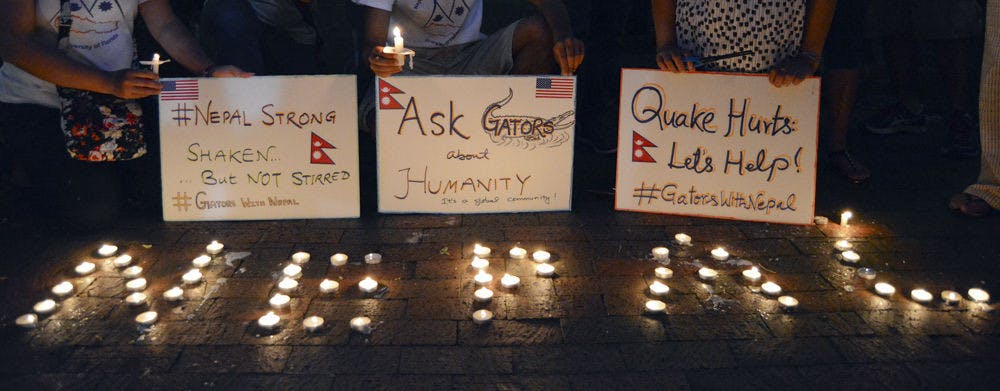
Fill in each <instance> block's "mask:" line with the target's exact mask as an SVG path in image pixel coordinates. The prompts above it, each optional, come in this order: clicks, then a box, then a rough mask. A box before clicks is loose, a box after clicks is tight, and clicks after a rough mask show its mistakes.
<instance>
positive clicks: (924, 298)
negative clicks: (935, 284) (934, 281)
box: [910, 288, 934, 304]
mask: <svg viewBox="0 0 1000 391" xmlns="http://www.w3.org/2000/svg"><path fill="white" fill-rule="evenodd" d="M910 298H912V299H913V301H915V302H918V303H922V304H927V303H930V302H931V300H934V295H932V294H931V293H930V292H928V291H927V290H926V289H921V288H917V289H914V290H912V291H910Z"/></svg>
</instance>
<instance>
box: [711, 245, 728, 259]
mask: <svg viewBox="0 0 1000 391" xmlns="http://www.w3.org/2000/svg"><path fill="white" fill-rule="evenodd" d="M712 259H714V260H716V261H725V260H727V259H729V252H728V251H726V249H724V248H722V247H716V248H714V249H712Z"/></svg>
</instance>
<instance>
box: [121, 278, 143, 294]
mask: <svg viewBox="0 0 1000 391" xmlns="http://www.w3.org/2000/svg"><path fill="white" fill-rule="evenodd" d="M125 289H128V290H129V291H130V292H138V291H142V290H145V289H146V279H145V278H142V277H139V278H136V279H133V280H128V282H126V283H125Z"/></svg>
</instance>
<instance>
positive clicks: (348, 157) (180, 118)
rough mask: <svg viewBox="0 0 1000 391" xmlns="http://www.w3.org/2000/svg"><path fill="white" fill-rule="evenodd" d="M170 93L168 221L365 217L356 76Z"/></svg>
mask: <svg viewBox="0 0 1000 391" xmlns="http://www.w3.org/2000/svg"><path fill="white" fill-rule="evenodd" d="M163 83H164V88H163V91H162V92H161V93H160V153H161V156H160V160H161V163H162V172H163V179H162V180H163V219H164V220H166V221H184V220H261V219H300V218H333V217H358V216H359V215H360V210H361V207H360V204H361V202H360V197H359V193H358V192H359V188H358V133H357V129H358V125H357V124H358V121H357V101H356V96H357V87H356V85H355V77H354V76H353V75H350V76H269V77H251V78H247V79H240V78H211V79H164V80H163Z"/></svg>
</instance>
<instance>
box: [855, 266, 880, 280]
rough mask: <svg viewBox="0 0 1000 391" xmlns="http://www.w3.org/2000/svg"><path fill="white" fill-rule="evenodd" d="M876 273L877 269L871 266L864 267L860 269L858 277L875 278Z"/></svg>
mask: <svg viewBox="0 0 1000 391" xmlns="http://www.w3.org/2000/svg"><path fill="white" fill-rule="evenodd" d="M875 274H876V273H875V269H872V268H870V267H863V268H859V269H858V277H861V278H864V279H866V280H874V279H875Z"/></svg>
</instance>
